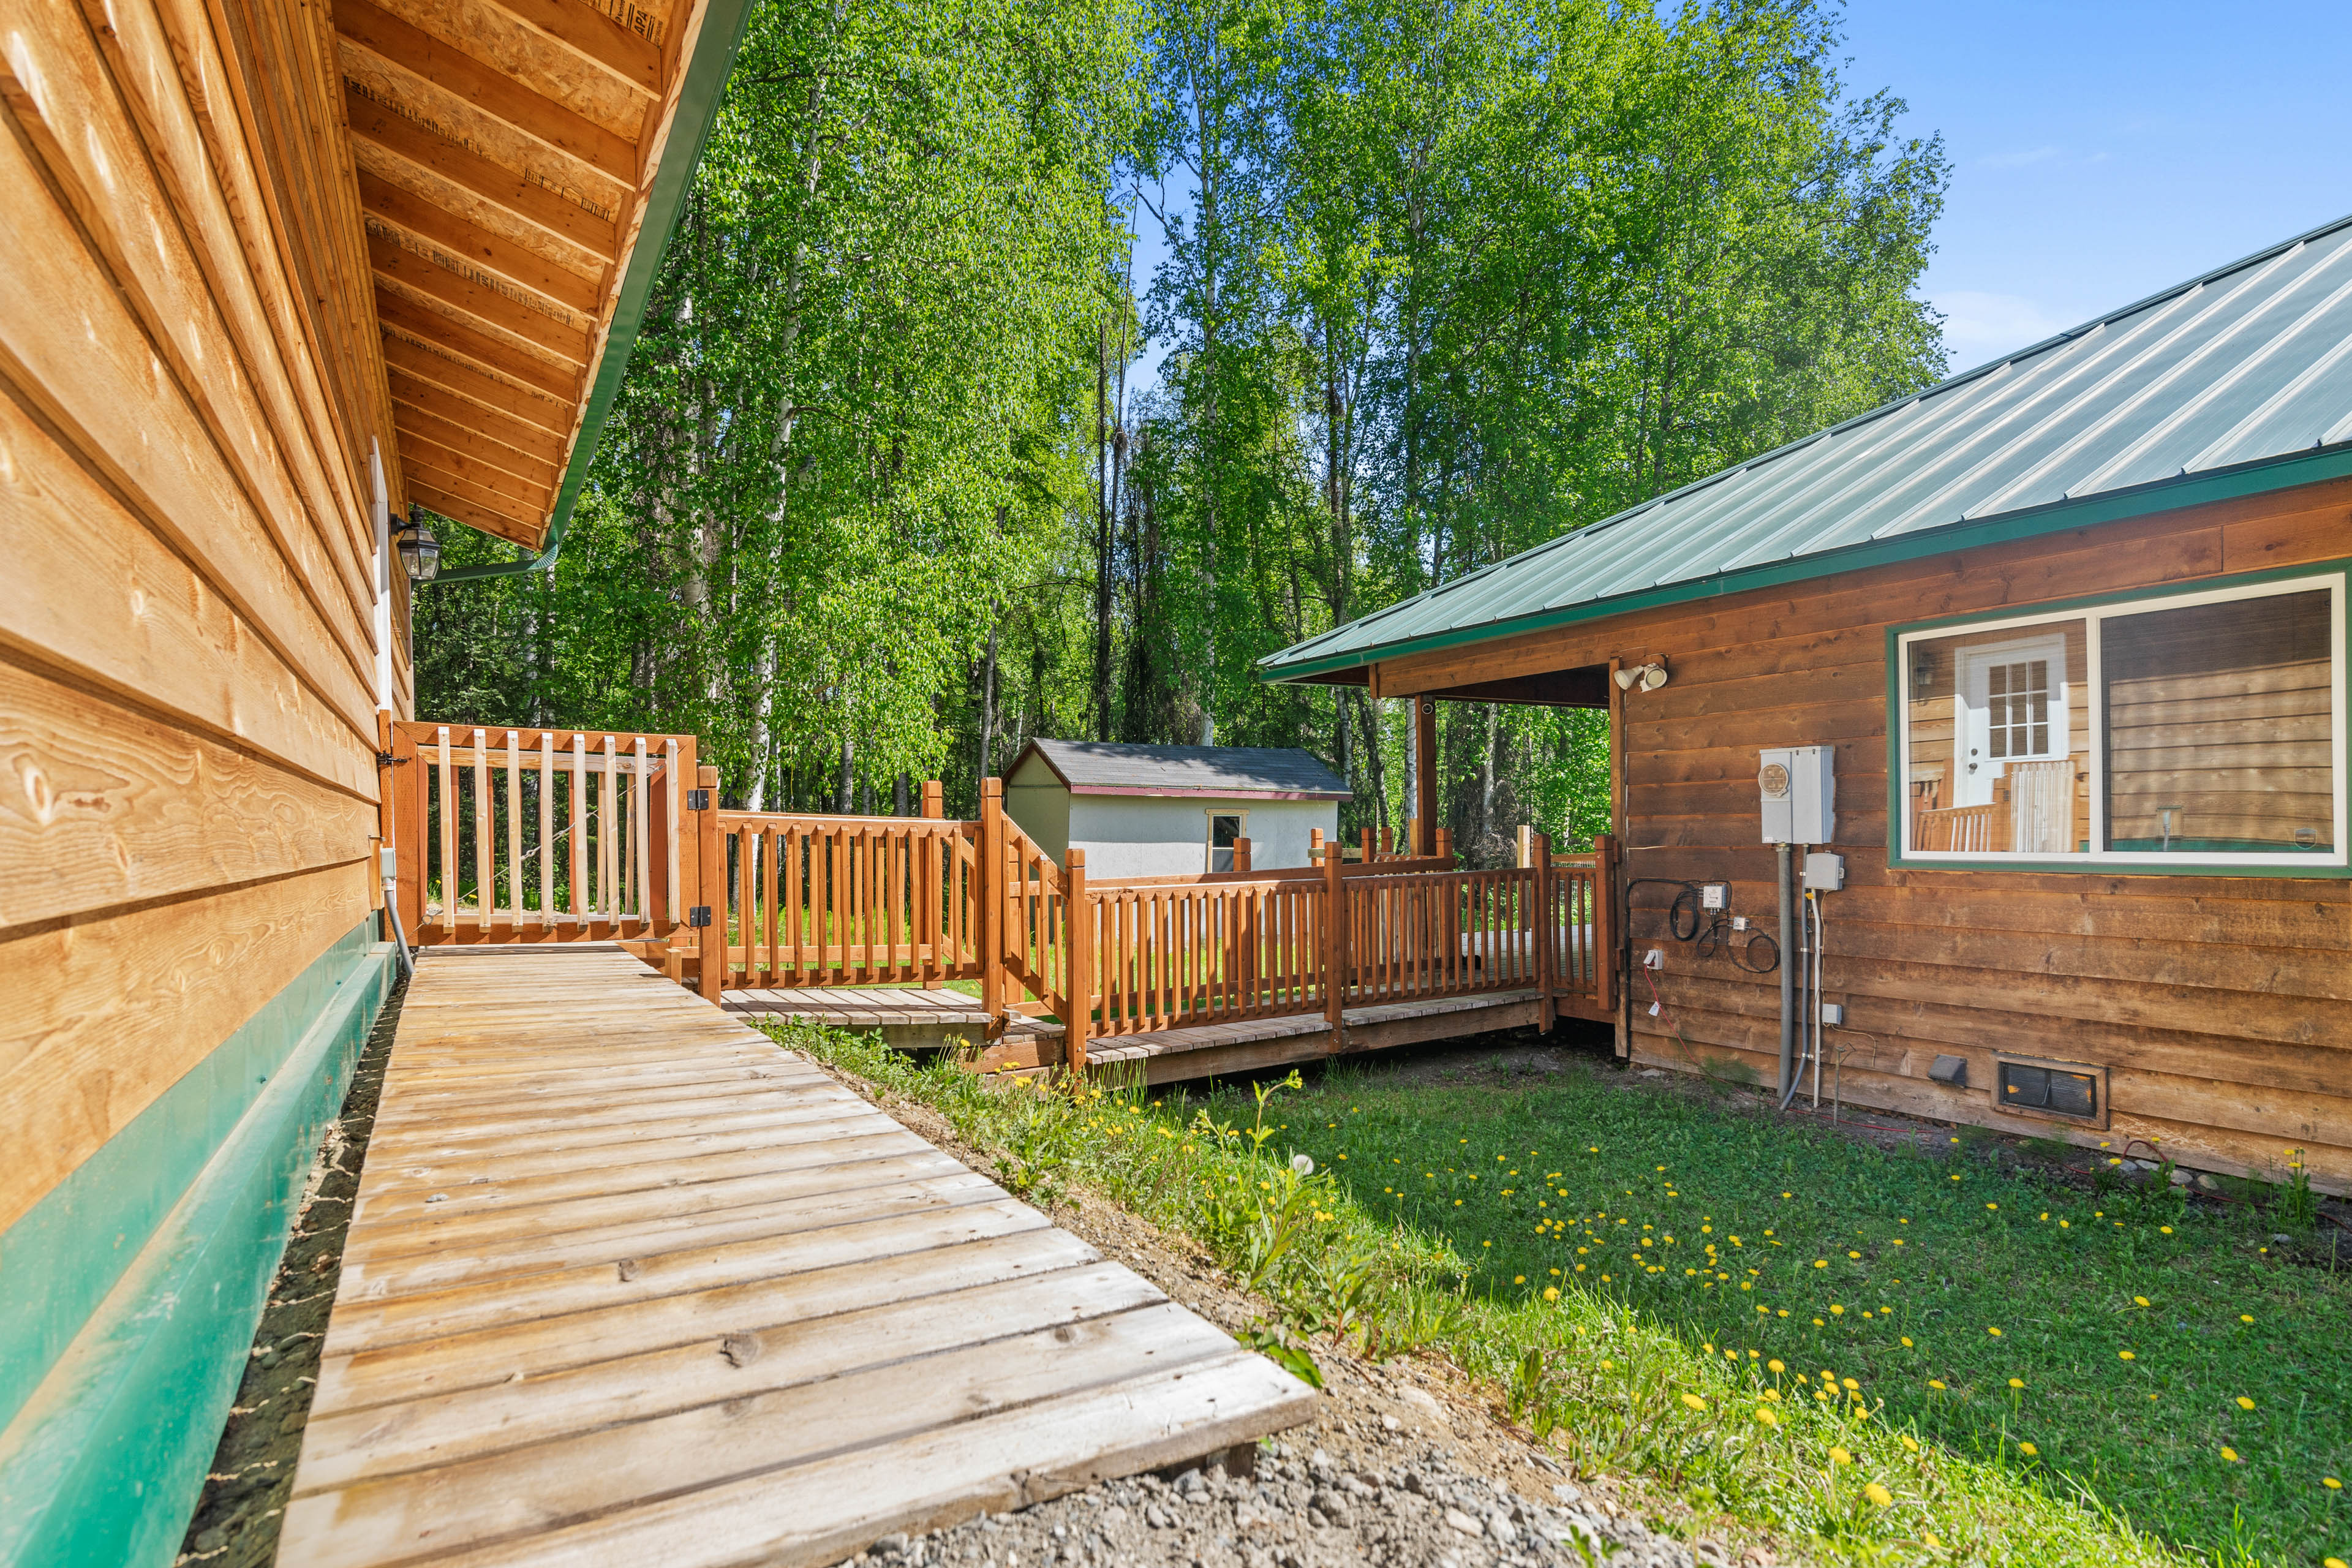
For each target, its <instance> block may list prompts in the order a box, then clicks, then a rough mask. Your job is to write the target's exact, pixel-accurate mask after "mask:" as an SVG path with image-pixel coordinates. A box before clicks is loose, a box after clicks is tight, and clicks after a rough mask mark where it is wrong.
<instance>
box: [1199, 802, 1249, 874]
mask: <svg viewBox="0 0 2352 1568" xmlns="http://www.w3.org/2000/svg"><path fill="white" fill-rule="evenodd" d="M1206 815H1207V817H1208V821H1207V823H1206V824H1205V825H1204V826H1202V830H1201V870H1202V873H1203V874H1204V875H1207V876H1214V875H1216V872H1217V818H1219V817H1221V816H1231V817H1235V818H1238V819H1239V821H1240V824H1241V825H1240V826H1238V827H1236V828H1234V841H1235V842H1236V843H1238V842H1239V841H1240V840H1242V839H1244V838H1247V837H1249V811H1248V809H1247V808H1246V807H1244V808H1243V809H1241V810H1235V809H1234V808H1233V807H1231V806H1223V805H1213V806H1209V807H1207V808H1206Z"/></svg>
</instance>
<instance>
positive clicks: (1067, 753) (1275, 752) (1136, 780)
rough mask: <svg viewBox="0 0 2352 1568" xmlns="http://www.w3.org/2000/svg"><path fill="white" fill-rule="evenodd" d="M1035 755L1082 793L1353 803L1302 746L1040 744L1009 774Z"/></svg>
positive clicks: (1031, 745)
mask: <svg viewBox="0 0 2352 1568" xmlns="http://www.w3.org/2000/svg"><path fill="white" fill-rule="evenodd" d="M1031 752H1034V753H1035V754H1036V755H1038V756H1039V757H1041V758H1043V759H1044V760H1045V765H1046V766H1047V767H1049V768H1051V769H1053V770H1054V773H1055V775H1056V776H1058V777H1059V778H1060V779H1061V781H1062V782H1063V783H1064V784H1067V785H1068V786H1069V787H1070V789H1071V790H1072V791H1073V792H1074V793H1077V794H1087V795H1287V796H1292V797H1294V798H1297V797H1304V798H1308V799H1318V800H1326V799H1328V800H1346V799H1347V798H1348V796H1349V789H1348V783H1347V781H1346V780H1345V779H1342V778H1341V777H1340V776H1339V774H1337V773H1333V772H1332V771H1331V770H1330V769H1329V768H1327V767H1325V766H1324V765H1323V764H1322V763H1320V762H1318V760H1317V759H1316V756H1315V753H1314V752H1307V751H1302V750H1300V749H1299V748H1298V747H1296V746H1134V745H1124V744H1119V743H1118V742H1108V741H1045V740H1039V741H1032V742H1029V747H1028V751H1026V752H1023V753H1022V756H1021V759H1020V761H1016V762H1015V763H1013V767H1012V769H1011V770H1010V771H1009V772H1008V773H1006V774H1005V776H1006V777H1007V778H1011V777H1013V775H1014V774H1017V773H1019V772H1020V771H1021V763H1022V762H1025V761H1027V760H1028V757H1029V754H1030V753H1031Z"/></svg>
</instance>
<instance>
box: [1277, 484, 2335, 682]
mask: <svg viewBox="0 0 2352 1568" xmlns="http://www.w3.org/2000/svg"><path fill="white" fill-rule="evenodd" d="M2347 477H2352V447H2330V448H2329V449H2327V450H2326V451H2324V452H2310V453H2303V454H2299V455H2297V456H2294V457H2291V458H2273V459H2270V460H2268V461H2265V462H2261V463H2252V464H2248V465H2246V466H2245V467H2243V468H2231V469H2228V470H2225V471H2222V472H2219V473H2211V474H2198V475H2193V476H2189V477H2184V478H2179V479H2166V480H2162V481H2160V482H2158V483H2156V484H2151V485H2143V486H2140V487H2139V488H2137V489H2130V490H2118V491H2112V492H2109V493H2106V494H2103V495H2097V496H2090V497H2085V498H2084V500H2067V501H2059V502H2056V503H2054V504H2053V505H2050V506H2045V507H2035V508H2032V509H2031V510H2024V511H2016V512H2008V513H2004V514H2002V515H2001V516H2000V517H1995V518H1986V519H1982V520H1979V521H1969V522H1958V523H1948V524H1946V525H1944V526H1943V527H1940V528H1932V529H1923V530H1921V531H1918V532H1916V533H1906V534H1903V535H1901V536H1900V537H1898V538H1895V539H1888V540H1880V541H1876V542H1872V543H1869V544H1856V545H1847V546H1844V547H1842V548H1840V549H1836V550H1825V551H1822V552H1819V553H1818V554H1812V555H1804V556H1799V557H1795V558H1792V559H1790V560H1787V561H1776V562H1772V563H1769V564H1766V565H1761V566H1750V567H1743V568H1742V569H1740V570H1739V571H1737V572H1723V573H1717V574H1713V575H1711V576H1706V577H1695V578H1692V579H1690V580H1689V581H1687V582H1683V583H1673V584H1667V585H1665V586H1664V587H1660V588H1653V589H1650V590H1648V591H1646V592H1644V593H1639V594H1621V595H1617V596H1616V597H1614V598H1608V599H1594V600H1591V601H1589V602H1587V603H1584V604H1580V605H1565V606H1563V607H1562V608H1560V609H1558V610H1552V611H1547V612H1544V613H1542V614H1538V615H1530V616H1518V617H1517V618H1515V619H1512V620H1508V621H1492V622H1486V623H1484V624H1481V625H1479V626H1465V627H1464V628H1462V629H1461V630H1460V631H1455V632H1445V633H1433V634H1432V635H1430V636H1428V637H1412V638H1408V639H1405V640H1403V641H1401V642H1397V643H1393V644H1384V645H1381V646H1380V647H1370V648H1365V649H1361V650H1360V651H1357V652H1352V653H1346V654H1335V655H1333V656H1331V657H1330V658H1320V659H1302V660H1300V661H1298V662H1297V663H1295V664H1286V665H1283V666H1281V667H1279V668H1268V666H1267V661H1265V660H1260V661H1259V665H1258V679H1260V680H1261V681H1264V682H1266V683H1268V684H1276V683H1280V682H1283V681H1290V680H1300V679H1306V678H1307V677H1309V676H1315V675H1327V674H1329V673H1330V672H1331V671H1333V670H1338V669H1360V668H1364V667H1365V666H1367V665H1372V664H1377V663H1379V662H1380V661H1381V660H1382V659H1388V658H1402V657H1403V656H1404V655H1406V654H1412V653H1431V652H1434V651H1437V650H1439V649H1442V648H1449V647H1465V646H1467V645H1469V644H1472V643H1482V642H1496V641H1499V640H1500V639H1502V638H1504V637H1521V636H1524V635H1525V634H1527V633H1528V632H1535V631H1546V630H1549V629H1550V628H1551V627H1554V626H1573V625H1576V624H1578V623H1580V622H1583V621H1598V620H1606V619H1608V618H1609V617H1610V616H1622V615H1626V614H1630V613H1631V612H1633V611H1635V610H1647V609H1654V608H1656V607H1657V606H1659V605H1679V604H1686V603H1689V602H1692V601H1695V600H1698V599H1712V598H1721V597H1723V596H1724V595H1730V594H1743V593H1747V592H1748V591H1749V590H1751V589H1756V588H1771V587H1778V586H1780V584H1784V583H1803V582H1809V581H1811V580H1812V579H1814V578H1817V577H1834V576H1837V575H1839V574H1843V573H1847V572H1859V571H1863V570H1865V569H1867V568H1869V567H1873V566H1886V565H1892V564H1895V563H1900V562H1905V561H1916V560H1920V559H1922V558H1924V557H1926V556H1930V555H1943V554H1948V553H1951V552H1957V551H1962V550H1977V549H1981V548H1983V547H1984V546H1986V545H1990V544H2008V543H2011V542H2016V541H2018V540H2024V539H2038V538H2042V537H2043V536H2045V535H2048V534H2053V533H2063V532H2065V531H2068V530H2069V529H2075V528H2091V527H2095V526H2096V525H2098V524H2100V523H2105V522H2123V521H2129V520H2131V519H2133V518H2138V517H2147V516H2150V515H2152V514H2154V513H2157V512H2160V511H2174V510H2179V509H2180V508H2183V507H2191V506H2203V505H2206V504H2208V503H2210V502H2212V501H2221V500H2241V499H2242V498H2244V497H2247V496H2256V495H2267V494H2269V493H2271V492H2273V491H2274V490H2284V489H2294V488H2295V487H2296V486H2299V485H2310V484H2321V483H2324V482H2326V480H2329V479H2345V478H2347ZM1272 657H1273V658H1280V657H1281V656H1280V655H1279V654H1276V655H1274V656H1272Z"/></svg>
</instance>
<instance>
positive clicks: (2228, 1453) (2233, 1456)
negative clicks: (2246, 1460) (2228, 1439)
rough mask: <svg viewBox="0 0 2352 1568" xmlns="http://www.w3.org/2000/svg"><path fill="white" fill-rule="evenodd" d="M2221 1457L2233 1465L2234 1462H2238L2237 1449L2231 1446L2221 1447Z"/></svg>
mask: <svg viewBox="0 0 2352 1568" xmlns="http://www.w3.org/2000/svg"><path fill="white" fill-rule="evenodd" d="M2221 1458H2225V1459H2227V1460H2229V1461H2230V1463H2231V1464H2233V1465H2234V1464H2236V1463H2237V1462H2238V1450H2237V1449H2235V1448H2231V1447H2223V1448H2222V1450H2221Z"/></svg>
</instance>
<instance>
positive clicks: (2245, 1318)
mask: <svg viewBox="0 0 2352 1568" xmlns="http://www.w3.org/2000/svg"><path fill="white" fill-rule="evenodd" d="M2238 1321H2240V1322H2242V1323H2251V1322H2252V1321H2254V1315H2253V1314H2252V1312H2241V1313H2239V1314H2238Z"/></svg>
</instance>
